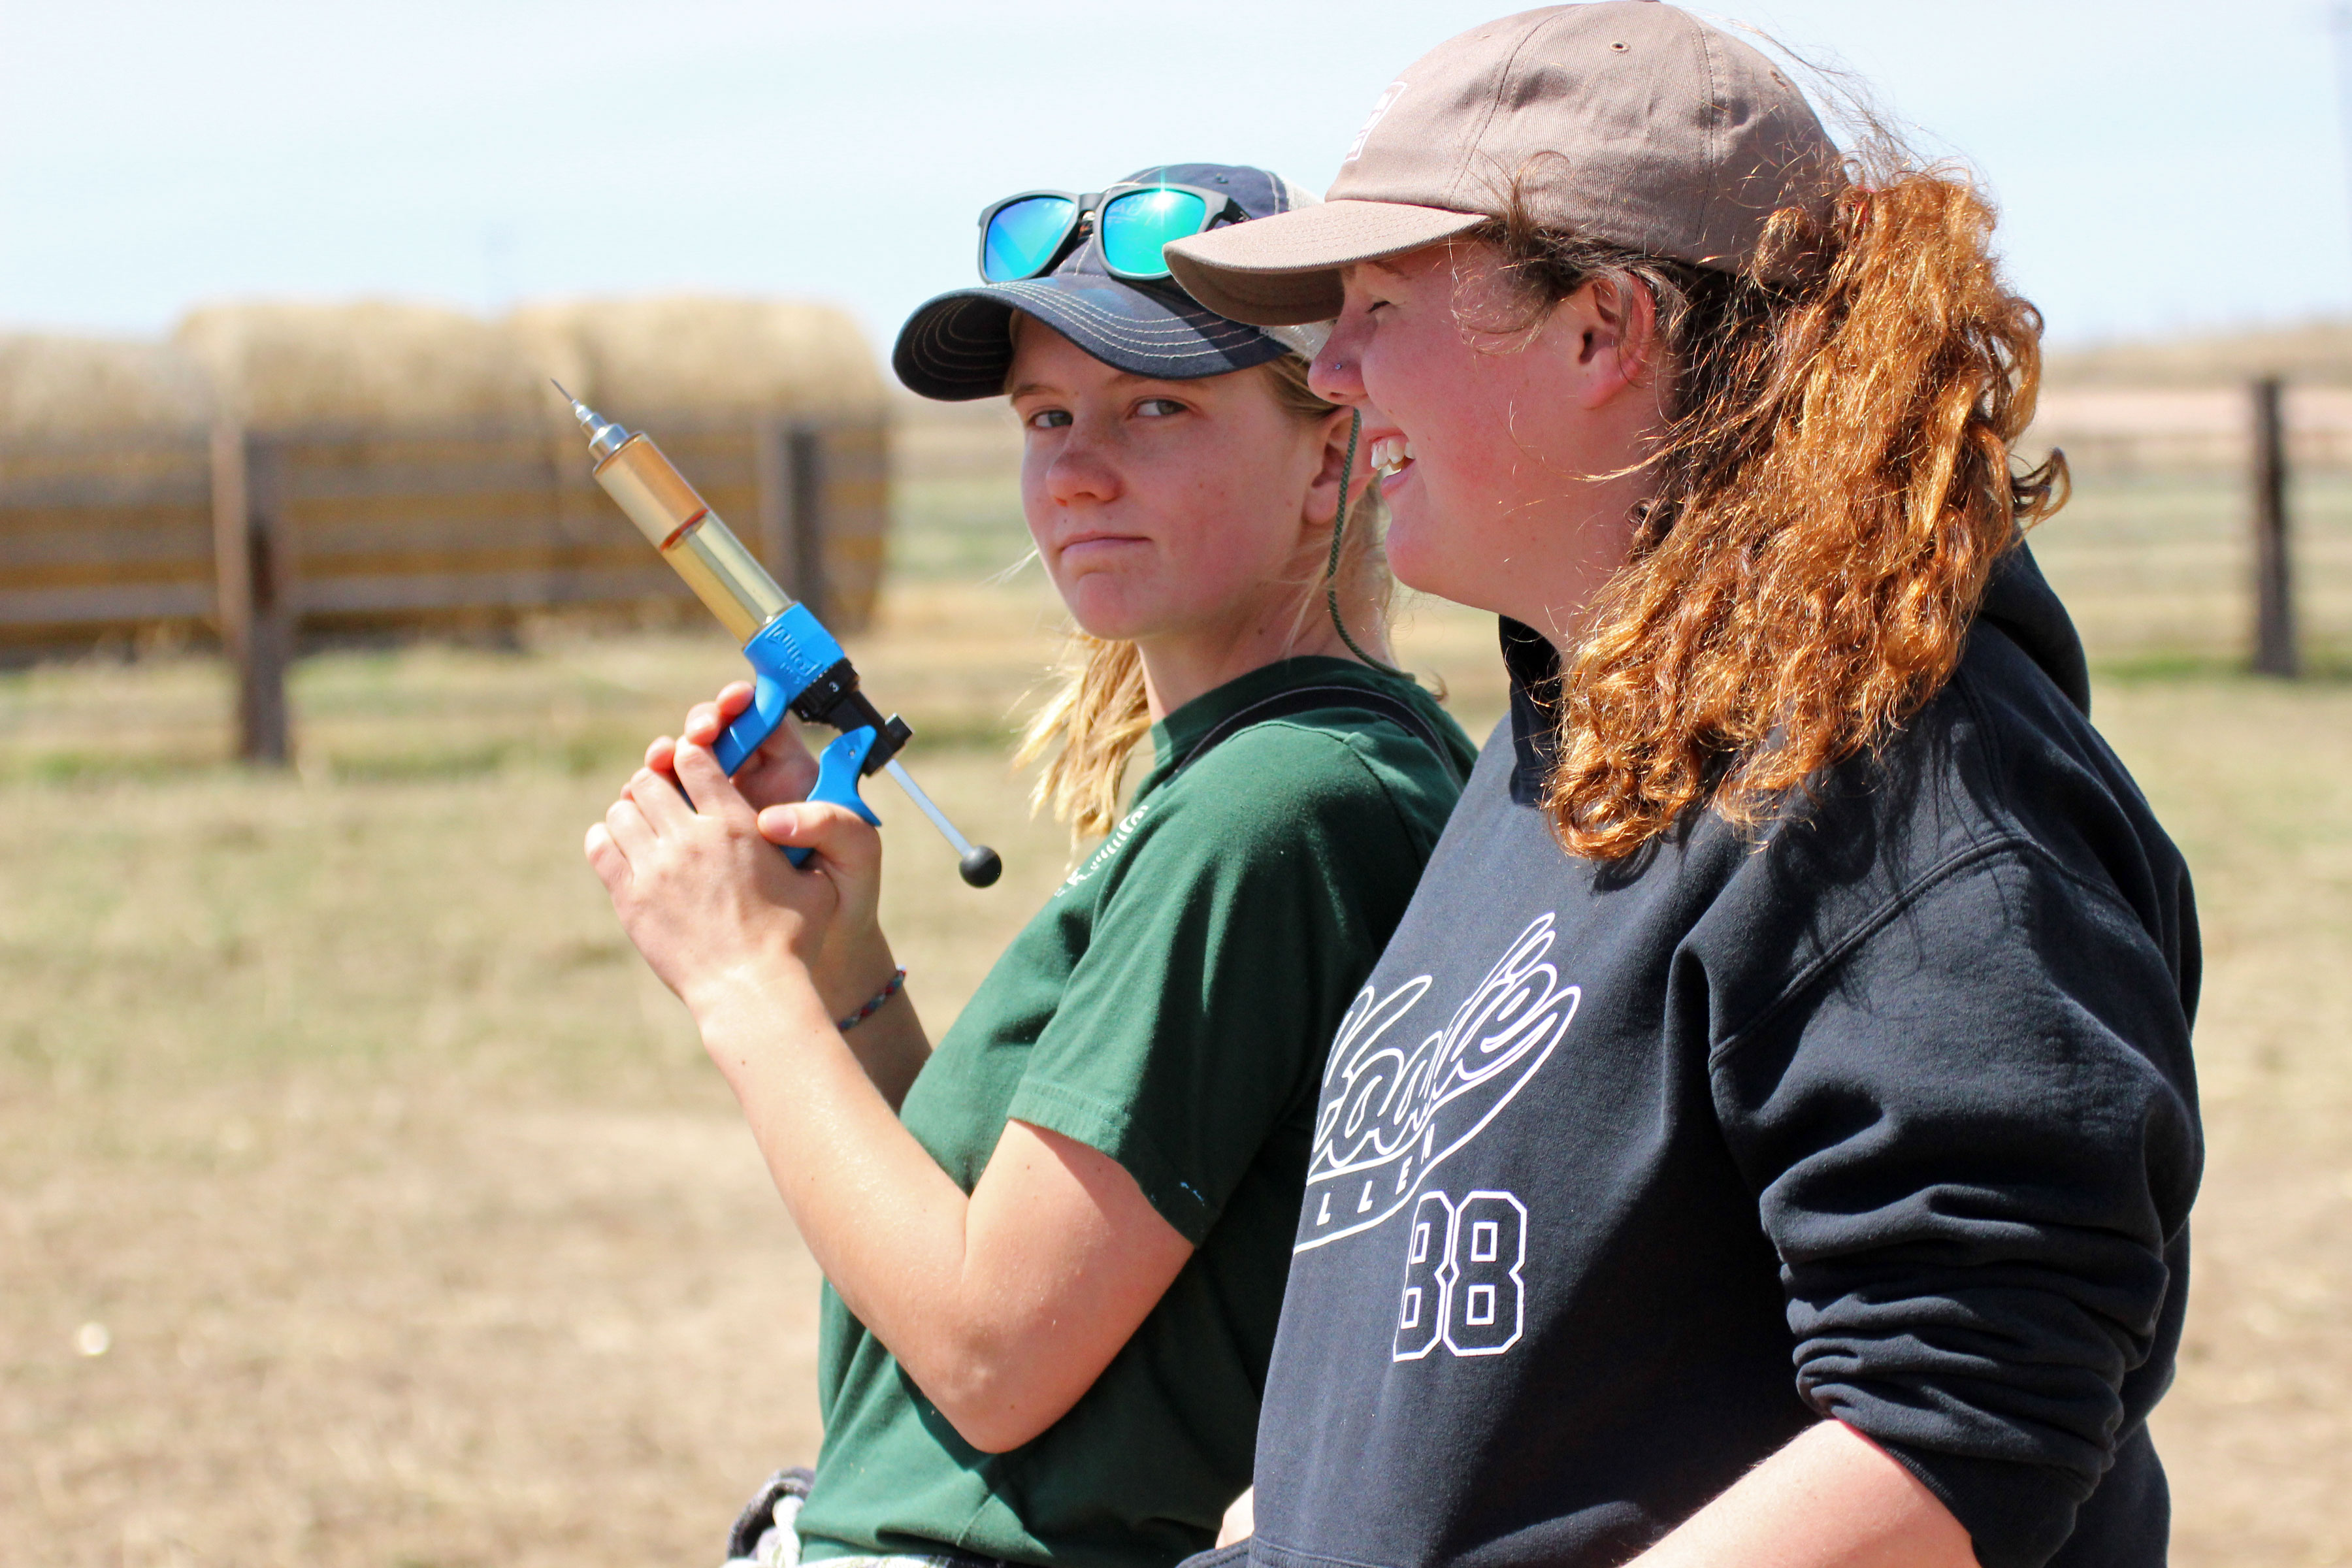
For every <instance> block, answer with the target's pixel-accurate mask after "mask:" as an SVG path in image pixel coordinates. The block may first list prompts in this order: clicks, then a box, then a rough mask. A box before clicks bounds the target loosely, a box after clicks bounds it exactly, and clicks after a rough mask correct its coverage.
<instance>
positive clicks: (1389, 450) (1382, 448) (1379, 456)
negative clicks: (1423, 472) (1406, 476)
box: [1370, 436, 1412, 479]
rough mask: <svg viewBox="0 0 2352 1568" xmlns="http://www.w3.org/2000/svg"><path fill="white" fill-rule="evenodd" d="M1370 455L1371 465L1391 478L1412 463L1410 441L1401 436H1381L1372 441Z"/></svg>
mask: <svg viewBox="0 0 2352 1568" xmlns="http://www.w3.org/2000/svg"><path fill="white" fill-rule="evenodd" d="M1370 458H1371V464H1372V467H1373V468H1375V469H1377V470H1378V471H1379V472H1380V473H1381V475H1383V476H1384V477H1386V478H1388V479H1394V478H1396V477H1397V476H1398V475H1399V474H1401V473H1402V472H1404V470H1405V469H1406V468H1408V467H1410V466H1411V465H1412V442H1411V441H1408V440H1406V439H1405V438H1404V437H1402V436H1383V437H1381V438H1380V439H1379V440H1377V441H1375V442H1373V443H1372V449H1371V452H1370Z"/></svg>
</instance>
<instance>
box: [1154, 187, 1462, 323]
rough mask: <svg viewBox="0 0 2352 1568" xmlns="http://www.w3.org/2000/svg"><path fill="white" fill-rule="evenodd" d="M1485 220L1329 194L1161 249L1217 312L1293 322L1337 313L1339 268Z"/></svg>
mask: <svg viewBox="0 0 2352 1568" xmlns="http://www.w3.org/2000/svg"><path fill="white" fill-rule="evenodd" d="M1488 221H1490V220H1489V219H1488V218H1487V217H1486V215H1485V214H1483V213H1457V212H1449V211H1447V210H1446V209H1444V207H1419V206H1409V205H1405V204H1404V203H1402V202H1351V201H1338V202H1324V203H1322V204H1321V205H1318V206H1311V207H1301V208H1299V209H1298V210H1297V212H1286V213H1276V215H1275V216H1272V217H1262V218H1257V219H1255V220H1254V221H1252V222H1249V223H1236V224H1229V225H1227V226H1225V227H1223V228H1213V229H1211V230H1210V231H1209V232H1208V233H1206V234H1196V235H1194V236H1192V237H1191V238H1190V239H1180V240H1178V241H1176V242H1175V243H1174V244H1172V245H1171V246H1169V247H1168V248H1167V250H1166V251H1165V252H1164V254H1165V255H1166V256H1167V258H1168V268H1169V270H1170V271H1171V272H1172V273H1174V274H1175V276H1176V281H1178V282H1179V283H1181V284H1182V285H1184V291H1185V292H1186V293H1188V294H1190V295H1192V298H1193V299H1195V300H1199V301H1200V302H1201V303H1202V304H1203V305H1205V306H1207V307H1208V308H1209V309H1210V310H1214V311H1215V312H1216V313H1217V314H1218V315H1220V316H1228V317H1231V318H1232V319H1233V320H1234V321H1249V322H1252V323H1254V324H1255V325H1258V326H1265V327H1272V326H1291V325H1295V324H1297V323H1298V322H1301V321H1328V320H1329V319H1330V318H1332V317H1334V316H1336V315H1338V314H1339V300H1340V289H1339V272H1340V269H1341V268H1345V267H1348V266H1350V265H1352V264H1354V263H1356V262H1359V261H1378V260H1380V259H1381V258H1383V257H1390V256H1402V255H1403V254H1404V253H1405V252H1406V251H1409V250H1419V249H1420V248H1421V247H1423V246H1424V245H1434V244H1436V243H1437V242H1438V241H1439V240H1442V239H1451V238H1452V237H1454V236H1455V235H1457V234H1463V233H1466V232H1467V231H1469V230H1471V229H1474V228H1475V227H1477V226H1479V225H1480V224H1482V223H1486V222H1488Z"/></svg>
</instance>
